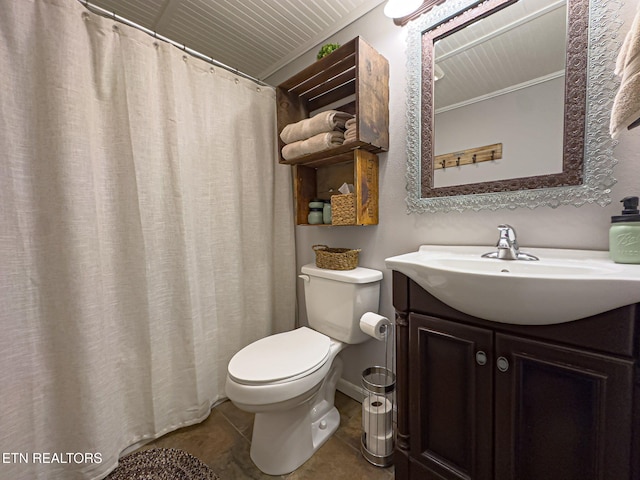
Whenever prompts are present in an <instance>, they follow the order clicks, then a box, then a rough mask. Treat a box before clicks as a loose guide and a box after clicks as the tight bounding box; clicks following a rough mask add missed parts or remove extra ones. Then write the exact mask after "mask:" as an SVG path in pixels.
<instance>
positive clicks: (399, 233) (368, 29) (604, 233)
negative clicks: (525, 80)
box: [267, 2, 640, 385]
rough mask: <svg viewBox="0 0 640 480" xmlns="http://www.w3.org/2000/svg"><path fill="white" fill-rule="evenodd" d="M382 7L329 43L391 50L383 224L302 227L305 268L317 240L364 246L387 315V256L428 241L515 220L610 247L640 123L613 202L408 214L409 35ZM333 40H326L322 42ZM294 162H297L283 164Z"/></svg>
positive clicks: (486, 237)
mask: <svg viewBox="0 0 640 480" xmlns="http://www.w3.org/2000/svg"><path fill="white" fill-rule="evenodd" d="M382 8H383V6H382V5H381V6H379V7H377V8H375V9H374V10H372V11H371V12H369V13H368V14H367V15H365V16H364V17H362V18H361V19H360V20H358V21H356V22H355V23H353V24H351V25H350V26H348V27H347V28H345V29H344V30H342V31H340V32H339V33H338V34H336V35H334V36H332V37H331V38H329V39H327V42H338V43H345V42H347V41H349V40H351V39H352V38H354V37H356V36H361V37H362V38H363V39H364V40H366V41H367V42H368V43H370V44H371V45H372V46H373V47H374V48H375V49H376V50H378V51H379V52H380V53H381V54H382V55H384V56H385V57H386V58H387V59H388V60H389V64H390V72H391V78H390V104H389V109H390V116H391V125H390V132H389V133H390V147H389V152H388V153H383V154H380V222H379V225H376V226H370V227H331V228H326V227H322V228H319V227H309V226H307V227H296V240H297V255H298V267H300V266H301V265H304V264H305V263H310V262H313V261H314V253H313V251H312V250H311V246H312V245H314V244H317V243H322V244H328V245H330V246H334V247H352V248H361V249H362V252H361V254H360V265H362V266H365V267H369V268H375V269H379V270H381V271H382V272H383V274H384V280H383V283H382V292H381V302H380V313H382V314H383V315H386V316H388V317H389V318H392V317H393V314H394V312H393V306H392V303H391V271H390V270H387V269H386V268H385V266H384V259H385V258H386V257H389V256H392V255H397V254H400V253H405V252H409V251H413V250H416V249H417V248H418V246H419V245H421V244H468V245H487V246H491V245H494V244H495V241H496V232H497V230H496V225H498V224H500V223H509V224H511V225H513V226H514V227H515V228H516V229H517V231H518V237H519V241H520V245H521V246H522V247H523V248H525V249H526V247H534V246H535V247H560V248H581V249H597V250H607V249H608V247H609V245H608V230H609V224H610V217H611V215H616V214H618V213H619V210H620V204H619V203H618V200H620V199H621V198H623V197H624V196H627V195H640V153H638V152H640V128H639V129H637V130H632V131H630V132H624V133H623V134H622V136H621V138H620V139H619V144H618V145H617V146H616V148H615V150H614V157H615V158H617V159H618V161H619V163H618V165H617V166H616V168H615V170H614V176H615V177H616V178H617V179H618V183H617V184H616V185H615V186H614V187H613V189H612V193H611V199H612V201H611V204H610V205H608V206H607V207H604V208H603V207H600V206H598V205H585V206H582V207H579V208H576V207H573V206H563V207H558V208H556V209H552V208H549V207H540V208H536V209H533V210H529V209H523V208H519V209H515V210H498V211H482V212H473V211H469V212H463V213H457V212H451V213H446V214H443V213H436V214H420V215H418V214H411V215H409V214H407V213H406V211H407V209H406V204H405V196H406V191H405V184H406V181H405V161H406V155H405V143H406V142H405V83H406V82H405V71H406V68H405V64H406V57H405V53H404V52H405V34H406V28H401V27H397V26H396V25H394V23H393V22H392V21H391V20H389V19H388V18H386V17H385V16H384V15H383V13H382ZM634 14H635V2H628V4H627V5H625V6H624V7H623V9H622V15H621V18H622V19H623V20H624V25H623V28H622V30H621V31H620V32H619V40H620V41H622V39H623V38H624V35H625V34H626V32H627V30H628V29H629V27H630V24H631V22H632V20H633V15H634ZM322 43H326V42H322ZM319 48H320V45H318V46H317V47H315V48H313V49H312V50H311V51H309V52H307V53H306V54H305V55H303V56H302V57H300V58H299V59H297V60H296V61H295V62H292V63H291V64H289V65H287V66H286V67H285V68H283V69H281V70H280V71H278V72H276V73H275V74H274V75H272V76H271V77H269V78H268V79H267V82H268V83H270V84H271V85H278V84H279V83H280V82H282V81H284V80H286V79H287V78H289V77H290V76H292V75H293V74H295V73H297V72H298V71H299V70H301V69H303V68H305V67H306V66H308V65H309V64H311V63H312V62H313V61H314V60H315V54H316V51H317V50H318V49H319ZM283 168H289V167H283ZM300 287H301V285H298V293H299V298H300V301H299V305H300V318H301V321H302V323H304V322H305V320H306V316H305V312H304V298H302V295H301V293H302V292H301V290H300ZM381 347H382V345H381V344H380V343H379V342H376V341H374V340H371V341H370V342H367V343H365V344H362V345H357V346H352V347H349V348H348V349H347V350H345V351H344V352H343V354H342V356H343V359H344V360H345V371H344V374H343V378H344V379H345V380H346V381H348V382H351V383H353V384H355V385H359V384H360V374H361V372H362V370H363V369H364V368H366V367H368V366H372V365H378V364H381V362H383V361H384V355H383V349H382V348H381Z"/></svg>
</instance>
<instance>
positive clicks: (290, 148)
mask: <svg viewBox="0 0 640 480" xmlns="http://www.w3.org/2000/svg"><path fill="white" fill-rule="evenodd" d="M343 141H344V134H343V133H342V132H324V133H319V134H317V135H314V136H313V137H311V138H307V139H306V140H299V141H297V142H293V143H289V144H287V145H285V146H284V147H282V158H284V159H285V160H291V159H292V158H298V157H302V156H303V155H309V154H311V153H315V152H321V151H322V150H327V149H329V148H333V147H339V146H340V145H342V143H343Z"/></svg>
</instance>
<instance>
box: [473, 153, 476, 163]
mask: <svg viewBox="0 0 640 480" xmlns="http://www.w3.org/2000/svg"><path fill="white" fill-rule="evenodd" d="M473 163H476V154H475V153H474V154H473Z"/></svg>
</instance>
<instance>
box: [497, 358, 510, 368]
mask: <svg viewBox="0 0 640 480" xmlns="http://www.w3.org/2000/svg"><path fill="white" fill-rule="evenodd" d="M496 363H497V365H498V370H500V371H501V372H506V371H507V370H509V360H507V359H506V358H504V357H498V361H497V362H496Z"/></svg>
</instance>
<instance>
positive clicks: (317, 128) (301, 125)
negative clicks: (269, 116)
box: [280, 110, 353, 143]
mask: <svg viewBox="0 0 640 480" xmlns="http://www.w3.org/2000/svg"><path fill="white" fill-rule="evenodd" d="M352 117H353V115H351V114H350V113H345V112H340V111H338V110H327V111H325V112H320V113H318V114H316V115H314V116H313V117H311V118H305V119H304V120H300V121H299V122H296V123H291V124H289V125H287V126H286V127H284V128H283V129H282V133H280V138H281V139H282V141H283V142H284V143H293V142H298V141H300V140H305V139H307V138H311V137H313V136H314V135H318V134H319V133H325V132H331V131H332V130H336V129H337V128H344V125H345V123H346V121H347V120H349V119H350V118H352Z"/></svg>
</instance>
